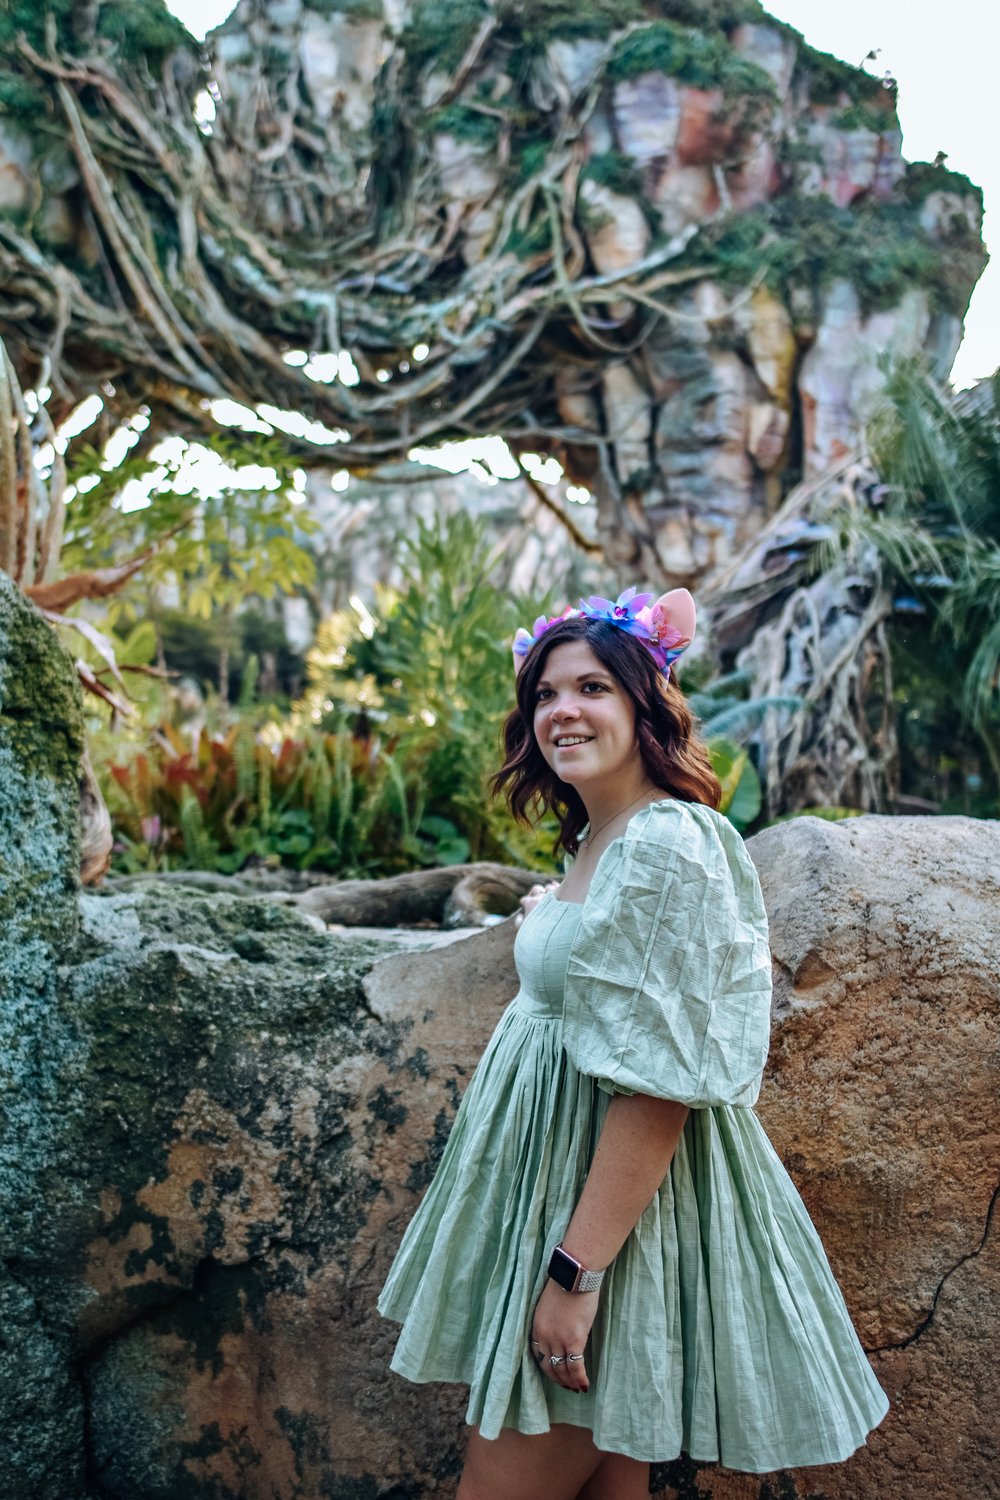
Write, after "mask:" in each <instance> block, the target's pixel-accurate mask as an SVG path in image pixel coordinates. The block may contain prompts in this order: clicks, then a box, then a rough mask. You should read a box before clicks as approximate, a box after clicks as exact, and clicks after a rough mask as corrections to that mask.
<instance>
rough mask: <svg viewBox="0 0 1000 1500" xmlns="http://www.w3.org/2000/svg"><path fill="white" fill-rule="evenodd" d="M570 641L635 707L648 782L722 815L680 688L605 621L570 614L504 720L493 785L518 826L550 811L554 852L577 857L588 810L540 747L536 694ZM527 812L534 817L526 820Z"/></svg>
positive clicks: (549, 636) (541, 650)
mask: <svg viewBox="0 0 1000 1500" xmlns="http://www.w3.org/2000/svg"><path fill="white" fill-rule="evenodd" d="M566 641H586V643H587V645H588V646H589V647H590V649H591V651H593V653H594V655H595V656H596V657H597V659H598V660H599V661H600V662H602V663H603V665H604V666H605V667H607V669H608V671H609V672H610V673H611V674H612V676H613V677H615V679H616V680H617V681H618V682H619V683H620V684H621V686H622V687H623V688H624V689H625V691H626V693H628V695H629V697H630V698H631V699H632V704H633V707H634V708H635V728H636V739H637V740H638V743H639V753H640V755H641V756H642V762H643V765H644V767H645V769H646V774H647V775H648V777H649V779H650V781H652V782H653V784H654V785H655V786H659V787H662V788H663V791H664V793H665V794H669V795H670V796H673V797H677V798H678V799H679V800H680V801H682V802H700V803H702V804H704V806H706V807H712V808H715V809H718V806H719V803H720V802H721V801H722V787H721V785H720V783H719V778H718V777H717V776H716V774H715V772H714V771H713V770H712V765H711V762H710V760H709V758H708V751H707V749H706V748H705V744H704V741H703V740H702V739H701V738H700V737H699V735H698V731H697V729H696V727H695V718H694V714H693V713H692V712H691V710H690V708H689V707H688V705H687V700H686V699H685V697H684V694H683V693H682V692H681V690H680V688H679V687H678V686H677V685H676V683H675V682H674V681H673V676H672V675H671V677H670V679H669V680H667V679H666V678H665V677H664V675H663V673H662V672H661V671H660V669H659V667H658V666H657V665H656V662H655V661H654V660H653V658H652V656H650V654H649V652H648V650H647V649H646V647H645V646H643V645H642V644H641V642H640V641H639V640H637V639H636V637H635V636H630V635H627V634H626V633H625V631H623V630H621V629H620V628H619V627H618V626H617V625H612V624H610V623H609V622H608V621H607V620H591V619H589V618H588V617H587V616H585V615H573V616H571V617H570V618H569V619H568V620H560V621H559V623H558V625H550V626H549V628H548V630H547V631H546V632H545V634H544V636H543V637H542V639H541V640H540V641H539V643H538V645H537V646H533V647H532V648H531V650H530V651H529V652H528V655H527V657H526V659H525V663H524V666H523V667H522V668H521V671H520V673H519V674H518V677H517V687H516V691H517V706H516V707H515V708H513V709H512V710H511V712H510V713H509V714H508V715H507V718H506V720H505V721H504V726H503V736H502V749H503V752H504V763H503V765H502V766H501V767H500V770H499V771H497V772H496V774H495V775H494V776H493V777H491V779H490V791H491V793H492V795H493V796H494V797H496V796H499V795H500V794H501V793H502V794H503V796H504V797H505V799H506V802H507V805H508V807H509V808H510V810H511V812H512V813H513V815H514V817H515V818H516V819H517V821H518V822H519V823H525V824H528V825H529V826H530V824H531V823H532V821H536V822H537V821H538V819H539V818H541V817H542V816H543V815H544V813H545V811H546V810H547V809H548V808H552V809H553V811H554V812H555V814H556V817H557V818H558V819H559V823H560V831H559V837H558V838H557V839H556V844H555V850H554V852H555V853H556V854H558V852H559V850H560V848H562V849H565V850H566V851H567V853H569V854H573V855H575V854H576V852H577V850H578V848H579V835H580V832H581V830H582V829H583V828H584V826H585V825H586V822H587V809H586V807H585V806H584V803H583V799H582V797H581V796H580V794H579V792H578V791H577V790H576V788H575V787H573V786H570V784H569V783H568V782H565V781H562V780H561V779H560V778H559V777H558V776H557V775H556V773H555V772H554V771H553V770H552V768H551V766H550V765H549V764H548V763H547V761H546V760H545V758H544V756H543V755H542V752H541V751H540V750H539V748H538V742H537V740H536V739H535V732H534V728H533V727H532V726H533V722H534V717H535V713H534V704H535V689H536V686H537V683H538V679H539V678H540V677H541V676H542V674H543V672H544V668H545V662H546V660H547V658H548V655H549V652H550V651H551V650H552V649H553V647H554V646H559V645H562V644H564V643H565V642H566ZM529 809H530V812H531V813H532V814H533V817H532V816H529Z"/></svg>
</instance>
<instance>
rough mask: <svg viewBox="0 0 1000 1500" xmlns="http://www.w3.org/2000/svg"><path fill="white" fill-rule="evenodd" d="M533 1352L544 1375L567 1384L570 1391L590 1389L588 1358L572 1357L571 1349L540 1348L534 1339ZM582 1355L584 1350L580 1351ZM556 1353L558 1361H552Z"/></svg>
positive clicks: (566, 1386)
mask: <svg viewBox="0 0 1000 1500" xmlns="http://www.w3.org/2000/svg"><path fill="white" fill-rule="evenodd" d="M531 1352H532V1355H533V1356H534V1359H535V1363H536V1364H537V1365H538V1367H539V1369H540V1370H541V1372H542V1374H543V1375H547V1376H548V1378H549V1379H550V1380H552V1381H554V1382H555V1384H556V1385H561V1386H565V1388H566V1390H568V1391H585V1390H588V1389H589V1386H590V1381H589V1379H588V1377H587V1365H586V1360H585V1359H583V1358H576V1359H570V1357H569V1355H570V1354H571V1353H572V1352H573V1351H571V1350H569V1351H567V1350H553V1349H546V1348H539V1346H538V1345H537V1344H536V1343H535V1341H534V1340H532V1345H531ZM578 1353H579V1354H580V1355H582V1353H583V1351H582V1350H580V1351H578ZM553 1354H555V1355H556V1356H557V1357H556V1363H555V1364H553V1363H552V1355H553Z"/></svg>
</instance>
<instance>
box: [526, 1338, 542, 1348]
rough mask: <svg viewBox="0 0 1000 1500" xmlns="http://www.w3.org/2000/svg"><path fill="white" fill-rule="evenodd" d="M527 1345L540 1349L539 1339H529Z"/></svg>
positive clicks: (540, 1342)
mask: <svg viewBox="0 0 1000 1500" xmlns="http://www.w3.org/2000/svg"><path fill="white" fill-rule="evenodd" d="M528 1343H529V1344H537V1345H538V1347H539V1349H540V1348H541V1347H542V1341H541V1339H529V1340H528Z"/></svg>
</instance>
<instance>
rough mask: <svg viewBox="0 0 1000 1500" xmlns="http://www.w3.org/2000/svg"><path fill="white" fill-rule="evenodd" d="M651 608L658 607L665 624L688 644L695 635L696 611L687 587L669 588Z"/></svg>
mask: <svg viewBox="0 0 1000 1500" xmlns="http://www.w3.org/2000/svg"><path fill="white" fill-rule="evenodd" d="M653 609H654V610H655V609H659V610H660V611H661V613H662V617H663V618H664V619H665V620H666V622H667V624H668V625H670V626H672V628H673V629H674V630H676V631H677V633H678V634H679V635H680V636H681V638H682V639H683V640H684V641H685V642H686V643H687V645H688V646H690V644H691V642H692V641H693V640H694V636H695V629H696V622H697V618H698V613H697V610H696V609H695V607H694V600H693V599H692V597H691V595H690V594H689V593H688V591H687V589H671V590H670V592H669V593H667V594H661V595H660V597H659V599H657V600H656V602H655V603H654V604H653Z"/></svg>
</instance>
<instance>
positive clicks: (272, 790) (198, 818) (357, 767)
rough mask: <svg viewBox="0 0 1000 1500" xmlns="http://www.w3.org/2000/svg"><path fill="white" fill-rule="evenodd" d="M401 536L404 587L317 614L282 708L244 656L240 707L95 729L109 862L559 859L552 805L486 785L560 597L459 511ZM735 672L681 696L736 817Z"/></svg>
mask: <svg viewBox="0 0 1000 1500" xmlns="http://www.w3.org/2000/svg"><path fill="white" fill-rule="evenodd" d="M399 550H400V555H401V567H402V575H403V576H402V582H401V585H400V587H399V588H398V589H397V590H389V589H384V588H379V589H377V590H376V600H375V611H376V613H375V614H369V613H368V612H367V611H344V612H341V613H339V614H336V615H334V616H332V617H331V618H330V619H329V620H327V621H326V622H324V625H323V626H322V627H321V629H320V632H319V634H318V636H317V641H316V645H315V647H314V648H313V650H312V651H311V652H310V653H309V656H308V658H307V672H308V688H307V691H306V693H305V695H304V696H303V698H302V700H301V701H300V702H299V703H298V704H297V705H296V706H295V709H294V711H293V712H292V713H291V714H290V715H289V716H287V717H286V718H285V719H283V720H280V721H279V720H278V719H277V718H276V716H275V714H274V712H273V711H272V712H271V714H270V718H268V716H267V715H265V714H262V712H261V711H260V710H259V709H258V710H256V711H255V710H254V706H253V696H254V672H253V668H254V663H253V659H252V658H251V663H250V668H249V669H248V675H247V678H246V679H245V682H244V688H243V692H242V695H241V716H240V718H239V719H238V720H237V722H235V723H230V724H229V725H228V726H227V727H225V728H224V729H221V730H219V731H218V732H214V733H213V732H212V731H211V729H210V728H208V727H206V726H205V724H204V723H202V724H200V725H197V726H194V727H193V729H192V731H191V732H189V734H188V735H187V736H185V735H184V734H182V733H181V732H180V730H179V729H178V728H177V727H176V726H172V725H170V724H163V725H161V727H160V728H159V729H158V730H157V731H156V732H155V733H154V734H153V735H152V736H148V735H147V736H146V737H145V739H144V741H143V742H142V743H136V744H134V745H133V747H132V749H131V752H130V753H126V754H122V741H121V739H120V738H116V739H111V738H110V736H106V737H105V738H104V739H102V740H101V741H100V742H99V747H98V748H99V753H98V754H96V755H95V765H96V764H98V763H100V764H103V765H104V767H105V769H104V771H103V779H104V782H105V784H106V788H107V790H106V796H107V799H108V804H109V807H110V809H111V811H112V815H113V818H114V822H115V828H116V837H117V841H118V845H119V847H118V849H117V851H116V866H117V868H119V869H125V870H135V869H169V868H205V867H207V868H212V869H218V870H222V871H228V872H234V871H237V870H239V869H241V868H242V867H243V866H244V865H245V864H247V863H248V862H251V861H263V862H265V863H270V864H284V865H288V866H291V867H293V868H295V869H300V870H305V869H318V870H325V871H330V872H331V873H336V874H338V875H340V876H381V875H390V874H395V873H398V872H400V871H403V870H407V869H412V868H414V867H415V866H417V867H419V866H431V865H441V864H454V863H461V862H464V861H466V860H477V859H489V860H500V861H502V862H505V863H512V864H517V865H526V866H528V867H530V868H535V869H548V870H555V869H556V866H555V864H554V862H553V858H552V852H551V851H552V847H553V844H554V841H555V833H556V827H557V825H556V820H555V818H554V816H553V815H552V814H549V815H547V817H546V818H545V819H543V821H542V822H541V823H540V824H539V825H538V826H537V827H535V828H531V829H524V828H521V827H519V826H518V825H517V824H515V823H514V822H513V821H512V819H511V818H510V816H509V814H508V812H507V810H506V807H505V806H504V805H503V804H491V803H490V801H489V798H488V794H487V790H486V786H487V781H488V778H489V776H490V775H491V774H492V772H493V771H495V770H496V768H497V766H498V765H499V764H500V760H501V756H502V745H501V730H502V725H503V721H504V718H505V716H506V714H507V712H508V711H509V708H510V706H511V703H512V700H513V667H512V663H511V654H510V641H511V639H512V637H513V634H514V631H515V629H516V628H517V626H518V625H519V624H530V623H531V621H532V620H533V619H534V618H535V617H536V616H537V615H538V614H539V613H542V612H545V613H549V614H551V613H553V612H554V611H555V609H556V608H557V607H558V601H555V600H553V599H551V598H545V599H541V600H539V599H532V600H525V599H517V598H513V597H512V596H511V595H510V593H509V591H508V590H506V589H502V588H500V587H499V586H498V585H496V584H494V583H493V582H492V581H491V575H492V573H493V571H494V566H495V563H496V561H497V555H496V554H495V553H494V552H493V551H492V550H491V548H490V545H489V543H488V541H487V539H486V537H485V533H484V528H483V527H482V525H481V523H478V522H476V521H474V520H472V519H471V518H470V517H469V516H468V515H466V514H465V513H463V512H459V513H457V514H455V515H452V516H450V517H448V518H446V519H437V520H435V521H433V522H430V523H428V522H424V521H418V524H417V530H416V533H415V535H414V536H412V537H410V538H407V539H405V540H403V541H401V542H400V544H399ZM566 592H567V595H568V596H569V597H572V595H573V590H572V588H571V587H570V588H568V589H567V591H566ZM146 644H147V647H148V642H147V643H146ZM698 678H699V672H698V669H697V668H694V669H693V670H692V671H691V681H692V682H697V681H698ZM744 687H745V683H744V682H743V681H742V679H740V678H738V677H737V676H736V675H731V676H730V677H727V678H724V679H720V680H719V681H718V682H717V683H715V684H712V683H709V684H705V685H701V684H699V686H698V688H697V690H696V691H694V692H692V693H691V701H692V706H693V707H694V708H695V711H696V713H698V714H700V716H701V717H702V719H703V722H704V729H705V732H706V734H707V736H708V739H709V750H710V755H711V759H712V763H713V766H714V769H715V771H716V774H717V775H718V776H719V778H720V780H721V782H722V784H723V789H724V802H723V809H722V810H723V811H724V812H726V813H727V814H728V816H730V818H731V819H732V821H733V822H734V823H735V825H736V826H737V827H738V828H741V829H743V828H745V827H747V826H748V825H749V824H750V823H751V822H752V821H753V819H754V818H755V817H756V816H757V814H758V812H759V810H760V800H761V799H760V784H759V780H758V777H757V773H756V771H755V769H754V767H753V765H752V764H751V762H750V760H749V756H748V754H747V751H746V750H745V749H743V748H742V747H741V746H740V745H739V744H738V743H736V740H737V739H738V737H739V735H740V734H741V733H742V732H743V731H744V730H746V729H750V728H752V727H755V726H756V724H757V723H759V721H760V716H761V714H762V713H763V712H764V711H765V710H766V707H767V705H766V704H760V703H758V704H753V703H746V702H744V701H742V700H741V698H740V696H739V695H740V692H741V689H742V688H744ZM781 701H782V702H784V700H781ZM156 703H157V705H159V706H162V698H160V697H158V698H157V699H156Z"/></svg>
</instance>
